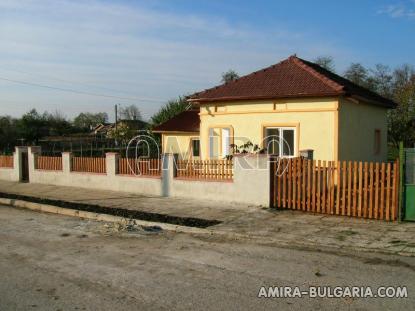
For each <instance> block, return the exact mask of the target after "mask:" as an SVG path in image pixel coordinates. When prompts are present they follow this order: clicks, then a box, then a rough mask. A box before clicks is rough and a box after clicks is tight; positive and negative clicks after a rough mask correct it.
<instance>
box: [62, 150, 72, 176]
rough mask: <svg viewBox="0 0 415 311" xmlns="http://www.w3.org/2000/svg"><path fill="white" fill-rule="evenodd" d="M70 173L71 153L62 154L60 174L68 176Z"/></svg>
mask: <svg viewBox="0 0 415 311" xmlns="http://www.w3.org/2000/svg"><path fill="white" fill-rule="evenodd" d="M71 171H72V152H62V172H63V173H65V174H69V173H70V172H71Z"/></svg>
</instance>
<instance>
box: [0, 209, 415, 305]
mask: <svg viewBox="0 0 415 311" xmlns="http://www.w3.org/2000/svg"><path fill="white" fill-rule="evenodd" d="M0 278H1V282H0V310H164V309H165V310H172V309H177V310H185V309H186V310H190V309H192V310H198V309H203V310H222V309H227V310H243V309H246V310H248V309H274V310H277V309H278V310H281V309H282V310H284V309H287V310H305V309H307V310H309V309H333V308H337V309H347V310H350V309H360V310H365V309H368V310H371V309H373V310H375V309H380V308H382V309H408V310H410V309H414V308H415V282H414V280H415V258H414V257H412V258H411V257H402V256H392V255H380V254H376V253H350V252H349V253H339V254H337V253H334V252H331V251H326V250H317V249H315V250H304V249H298V248H295V249H290V248H286V247H284V248H283V247H280V246H278V245H259V244H258V242H255V244H254V243H253V242H252V241H249V240H244V241H241V240H234V241H229V240H223V239H219V238H216V237H209V236H191V235H188V234H173V233H167V232H151V231H144V230H132V231H129V230H128V228H118V227H117V226H115V225H114V224H105V223H99V222H91V221H86V220H80V219H77V218H70V217H63V216H57V215H49V214H41V213H36V212H31V211H26V210H18V209H13V208H9V207H0ZM317 285H324V286H328V285H331V286H346V285H348V286H351V285H359V286H373V288H377V287H378V286H402V285H406V286H408V295H409V298H406V299H387V298H382V299H379V298H378V299H374V298H372V299H369V298H366V299H363V298H360V299H351V298H332V299H329V298H324V299H322V298H320V299H317V298H316V299H310V298H273V299H264V298H257V296H258V292H259V289H260V287H261V286H267V287H268V286H301V287H302V288H305V289H306V288H308V286H317Z"/></svg>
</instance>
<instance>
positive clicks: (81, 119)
mask: <svg viewBox="0 0 415 311" xmlns="http://www.w3.org/2000/svg"><path fill="white" fill-rule="evenodd" d="M106 122H108V115H107V113H106V112H98V113H90V112H81V113H80V114H79V115H78V116H77V117H76V118H75V119H74V120H73V125H74V126H75V127H77V128H80V129H91V127H95V126H97V125H98V124H100V123H106Z"/></svg>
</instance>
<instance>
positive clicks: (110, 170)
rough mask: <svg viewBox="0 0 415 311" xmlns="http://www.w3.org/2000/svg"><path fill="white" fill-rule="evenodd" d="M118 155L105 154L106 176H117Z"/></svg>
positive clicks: (113, 153) (112, 153)
mask: <svg viewBox="0 0 415 311" xmlns="http://www.w3.org/2000/svg"><path fill="white" fill-rule="evenodd" d="M119 158H120V155H119V154H118V153H117V152H107V153H106V154H105V162H106V163H105V165H106V167H107V175H108V176H115V175H117V174H118V159H119Z"/></svg>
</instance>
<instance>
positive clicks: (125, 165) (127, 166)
mask: <svg viewBox="0 0 415 311" xmlns="http://www.w3.org/2000/svg"><path fill="white" fill-rule="evenodd" d="M118 174H122V175H134V176H160V175H161V159H158V158H157V159H134V158H119V159H118Z"/></svg>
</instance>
